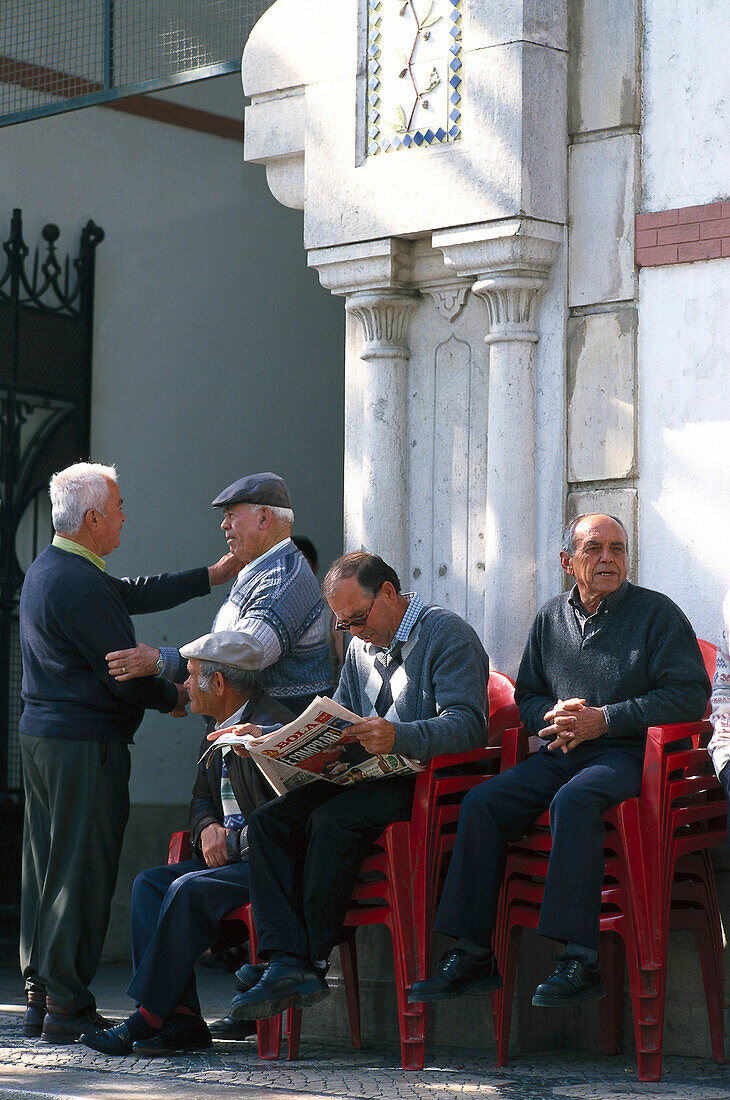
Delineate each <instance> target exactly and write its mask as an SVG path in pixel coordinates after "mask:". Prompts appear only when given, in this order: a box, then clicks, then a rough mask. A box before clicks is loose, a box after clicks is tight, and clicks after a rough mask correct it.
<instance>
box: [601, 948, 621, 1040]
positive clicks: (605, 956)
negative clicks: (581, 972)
mask: <svg viewBox="0 0 730 1100" xmlns="http://www.w3.org/2000/svg"><path fill="white" fill-rule="evenodd" d="M600 957H601V970H602V972H603V976H604V979H605V981H606V990H607V996H606V997H604V998H603V1000H602V1001H601V1003H600V1013H601V1049H602V1051H603V1053H604V1054H620V1053H621V1049H622V1045H623V1017H624V949H623V941H622V939H621V937H620V936H618V935H616V934H615V933H613V932H608V933H606V934H604V935H602V936H601V948H600Z"/></svg>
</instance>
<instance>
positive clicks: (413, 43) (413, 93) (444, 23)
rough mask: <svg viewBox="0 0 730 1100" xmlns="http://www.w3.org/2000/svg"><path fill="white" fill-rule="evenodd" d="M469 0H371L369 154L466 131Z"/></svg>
mask: <svg viewBox="0 0 730 1100" xmlns="http://www.w3.org/2000/svg"><path fill="white" fill-rule="evenodd" d="M461 4H462V0H368V40H367V66H368V98H367V107H368V127H367V134H368V138H367V152H368V155H369V156H374V155H376V154H378V153H389V152H393V151H396V150H399V149H409V148H411V147H412V146H417V147H418V146H423V145H438V144H440V143H442V142H445V141H454V140H456V139H457V138H459V137H460V136H461V91H462V87H461V85H462V75H461V69H462V60H461Z"/></svg>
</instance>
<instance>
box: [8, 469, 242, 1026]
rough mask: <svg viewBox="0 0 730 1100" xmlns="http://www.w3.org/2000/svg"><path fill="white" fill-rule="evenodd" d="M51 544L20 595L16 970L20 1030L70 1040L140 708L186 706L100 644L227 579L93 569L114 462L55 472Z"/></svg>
mask: <svg viewBox="0 0 730 1100" xmlns="http://www.w3.org/2000/svg"><path fill="white" fill-rule="evenodd" d="M50 495H51V505H52V514H53V526H54V529H55V532H56V534H55V536H54V539H53V543H52V545H51V546H48V547H47V548H46V549H45V550H43V551H42V553H40V554H39V555H38V557H37V558H36V560H35V561H34V562H33V564H32V565H31V566H30V568H29V570H28V573H27V575H26V578H25V582H24V584H23V589H22V593H21V597H20V644H21V652H22V657H23V684H22V694H23V702H24V704H25V707H24V710H23V715H22V717H21V719H20V734H21V736H20V747H21V756H22V762H23V783H24V787H25V827H24V833H23V893H22V900H21V928H20V963H21V967H22V970H23V976H24V978H25V984H26V994H27V998H28V1008H27V1010H26V1016H25V1022H24V1030H25V1032H26V1034H30V1035H38V1034H41V1032H42V1036H43V1038H44V1039H46V1040H48V1041H49V1042H54V1043H64V1042H72V1041H74V1040H75V1039H77V1038H78V1036H79V1035H80V1034H81V1032H82V1031H86V1030H88V1028H89V1027H90V1025H91V1024H93V1023H94V1022H95V1021H98V1020H100V1019H101V1017H98V1016H97V1015H96V1011H95V1005H94V998H93V995H92V994H91V993H90V991H89V982H90V981H91V979H92V978H93V976H94V974H95V972H96V968H97V966H98V962H99V957H100V954H101V949H102V945H103V942H104V936H105V934H106V928H107V923H108V919H109V906H110V904H111V899H112V894H113V892H114V885H115V883H116V878H117V870H118V866H119V853H120V850H121V845H122V837H123V835H124V828H125V825H126V823H127V817H128V814H129V793H128V779H129V744H130V742H131V741H132V739H133V737H134V733H135V731H136V729H137V727H138V726H139V724H140V722H141V721H142V717H143V715H144V711H145V708H146V707H151V708H153V709H155V710H159V711H162V712H163V713H166V712H170V711H179V710H180V709H181V708H184V706H185V703H186V701H187V693H186V692H185V691H184V689H183V688H181V687H178V686H176V685H175V684H171V683H168V682H166V681H164V680H161V679H159V678H155V677H151V676H148V677H145V678H144V679H141V680H136V681H134V682H133V683H127V684H120V683H117V682H116V681H115V680H114V679H113V678H112V677H111V676H110V675H109V671H108V668H107V662H106V656H105V655H106V653H107V652H108V651H109V650H110V649H114V648H120V647H122V646H130V645H133V644H134V628H133V626H132V620H131V618H130V616H131V615H134V614H140V613H142V612H150V611H162V610H165V609H167V608H170V607H176V606H177V605H178V604H181V603H184V602H185V601H186V600H189V599H192V597H193V596H205V595H207V594H208V592H210V586H211V584H221V583H223V582H224V581H227V580H229V579H230V578H231V576H232V575H234V574H235V571H236V569H235V565H234V567H233V568H232V565H231V562H232V559H231V557H230V555H226V556H225V557H224V558H222V559H221V560H220V561H219V562H217V563H216V564H215V565H212V566H210V567H209V568H207V569H204V568H203V569H192V570H188V571H185V572H181V573H168V574H162V575H160V576H157V577H137V579H136V580H128V579H122V580H119V579H117V578H116V577H111V576H109V575H108V574H106V573H105V562H104V558H105V557H107V556H108V555H109V554H111V553H112V552H113V551H114V550H115V549H116V547H117V546H119V540H120V534H121V530H122V524H123V523H124V518H125V517H124V512H123V511H122V499H121V496H120V494H119V488H118V486H117V475H116V470H115V469H114V467H113V466H101V465H99V464H97V463H86V462H82V463H78V464H77V465H75V466H70V467H68V469H66V470H62V471H61V472H60V473H57V474H54V476H53V477H52V478H51V483H50Z"/></svg>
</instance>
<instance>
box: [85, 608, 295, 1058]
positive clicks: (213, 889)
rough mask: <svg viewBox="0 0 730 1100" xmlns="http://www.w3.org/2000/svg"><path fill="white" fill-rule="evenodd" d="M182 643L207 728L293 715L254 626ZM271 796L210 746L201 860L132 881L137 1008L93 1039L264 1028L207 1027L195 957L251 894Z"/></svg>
mask: <svg viewBox="0 0 730 1100" xmlns="http://www.w3.org/2000/svg"><path fill="white" fill-rule="evenodd" d="M180 652H181V653H182V655H183V657H186V658H187V661H188V670H189V675H188V678H187V680H186V681H185V686H186V688H187V689H188V692H189V695H190V707H191V709H192V710H193V711H194V712H195V713H197V714H205V715H208V716H209V717H210V719H211V721H210V723H209V725H208V730H210V729H217V728H221V727H224V726H229V725H231V723H232V722H238V721H247V720H250V721H252V722H256V723H257V724H258V725H259V726H262V727H264V728H266V729H271V728H272V727H274V728H279V726H280V725H281V723H282V722H288V721H289V720H290V718H291V712H290V711H288V710H287V709H286V707H284V706H282V705H281V703H280V702H279V701H278V700H276V699H274V698H273V697H272V696H271V695H268V694H267V693H266V692H265V691H262V690H261V688H260V687H259V686H258V673H259V669H260V667H261V664H262V662H263V660H264V650H263V646H262V645H261V642H259V641H258V640H257V639H256V638H254V637H253V636H252V635H250V634H244V633H241V632H239V631H233V630H219V631H217V632H216V633H215V634H206V635H205V636H204V637H202V638H198V639H197V640H196V641H194V642H190V643H189V644H188V645H186V646H183V648H182V649H181V650H180ZM208 747H209V746H208V743H207V742H206V741H204V742H203V749H207V748H208ZM272 795H273V791H272V790H271V788H270V786H269V784H268V783H267V782H266V780H265V779H264V778H263V776H262V775H261V774H260V772H259V770H258V769H257V768H255V767H254V766H253V764H252V761H251V760H240V759H239V758H238V757H237V756H236V755H234V754H233V753H231V752H230V751H229V752H228V753H227V754H226V753H225V748H224V752H223V753H221V752H218V751H215V752H212V753H206V754H205V756H204V758H203V759H202V760H201V761H200V763H199V765H198V773H197V776H196V779H195V786H194V787H193V800H192V802H191V804H190V839H191V842H192V846H193V853H194V854H193V857H192V859H188V860H185V861H184V862H182V863H174V864H167V865H165V866H164V867H152V868H151V869H150V870H148V871H143V872H142V873H141V874H140V875H138V876H137V878H136V879H135V882H134V886H133V888H132V906H131V908H132V955H133V962H134V976H133V977H132V981H131V983H130V985H129V987H128V989H127V993H128V994H129V996H130V997H132V998H134V1000H135V1002H136V1003H137V1005H138V1008H137V1011H136V1012H133V1013H132V1015H131V1016H129V1017H128V1019H126V1020H124V1021H123V1022H122V1023H121V1024H117V1025H116V1026H115V1027H110V1028H106V1029H105V1030H103V1031H89V1032H87V1033H86V1034H85V1035H83V1036H82V1038H81V1041H82V1042H83V1043H85V1044H86V1046H89V1047H92V1048H93V1049H94V1050H98V1051H101V1052H102V1053H103V1054H120V1055H122V1054H140V1055H144V1057H146V1058H150V1057H154V1056H158V1057H165V1056H166V1055H169V1054H173V1053H175V1052H176V1051H184V1050H202V1049H205V1048H206V1047H209V1046H210V1045H211V1036H212V1037H213V1038H216V1039H243V1038H246V1037H247V1035H249V1034H251V1032H252V1031H255V1025H246V1024H245V1022H242V1021H240V1020H229V1019H228V1018H225V1019H223V1020H219V1021H218V1022H217V1023H215V1024H212V1025H211V1028H210V1030H209V1029H208V1027H207V1025H206V1023H205V1021H204V1020H203V1019H202V1017H201V1015H200V1003H199V1001H198V995H197V992H196V989H195V976H194V973H193V964H194V962H195V960H196V958H197V957H198V955H200V954H202V952H203V951H205V949H206V948H207V947H210V946H211V945H212V944H213V943H215V941H216V939H217V938H218V933H219V930H220V925H221V920H222V919H223V917H224V916H225V915H226V913H228V912H230V910H231V909H235V908H236V907H237V906H239V905H245V904H246V902H247V901H248V863H247V862H246V847H247V846H246V819H247V818H248V817H249V815H250V814H251V813H252V812H253V810H254V809H255V807H256V806H260V805H262V804H263V803H264V802H266V800H267V799H268V798H271V797H272Z"/></svg>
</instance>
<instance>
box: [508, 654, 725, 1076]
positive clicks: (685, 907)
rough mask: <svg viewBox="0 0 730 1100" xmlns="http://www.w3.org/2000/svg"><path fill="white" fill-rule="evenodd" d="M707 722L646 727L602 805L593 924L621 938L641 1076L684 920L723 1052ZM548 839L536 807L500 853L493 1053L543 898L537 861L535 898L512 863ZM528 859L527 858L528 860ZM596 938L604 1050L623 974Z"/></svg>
mask: <svg viewBox="0 0 730 1100" xmlns="http://www.w3.org/2000/svg"><path fill="white" fill-rule="evenodd" d="M700 645H701V648H702V653H703V657H704V659H705V663H706V666H707V667H708V671H710V670H714V662H715V649H714V646H711V645H710V644H709V643H707V642H701V643H700ZM710 733H711V727H710V726H709V723H707V722H705V721H703V722H696V723H687V724H681V725H674V726H665V727H654V728H651V729H649V731H648V734H647V747H646V753H645V759H644V772H643V780H642V790H641V794H640V796H639V797H638V798H633V799H628V800H627V801H626V802H623V803H621V804H620V805H619V806H617V807H614V808H613V809H612V810H610V811H609V812H608V813H607V814H605V815H604V821H605V822H606V827H607V835H606V845H605V849H604V850H605V851H606V853H607V875H608V878H607V880H605V881H604V896H603V899H602V911H601V930H602V931H604V932H609V931H610V932H612V933H617V934H618V935H619V936H620V937H621V939H622V940H623V942H624V944H625V949H626V958H627V962H628V969H629V980H630V985H631V993H632V1005H633V1009H634V1027H635V1032H636V1044H637V1060H638V1065H639V1078H640V1079H641V1080H643V1081H650V1080H658V1079H659V1077H660V1074H661V1056H662V1036H663V1026H664V1002H665V991H666V966H667V953H668V938H669V931H670V929H675V928H687V929H689V930H691V931H693V932H694V933H695V935H696V936H697V938H698V944H699V947H700V958H701V962H702V967H703V975H704V979H705V991H706V999H707V1007H708V1014H709V1018H710V1032H711V1039H712V1048H713V1057H714V1058H715V1060H716V1061H717V1062H719V1063H721V1064H722V1063H723V1062H724V1060H725V1059H724V1050H723V1041H722V1036H723V1034H724V1031H723V1024H722V1018H723V990H722V961H721V959H722V936H721V924H720V914H719V909H718V905H717V894H716V890H715V883H714V874H713V870H712V864H711V862H710V860H709V858H708V857H707V852H708V850H709V848H711V847H714V846H716V845H719V844H725V843H726V840H727V835H726V802H725V795H724V791H723V789H722V787H721V785H720V784H719V783H718V781H717V779H716V777H715V775H714V771H713V769H712V765H711V762H710V759H709V757H708V755H707V751H706V745H707V741H708V739H709V736H710ZM517 739H518V740H519V742H520V747H519V748H518V749H517V750H516V755H518V756H520V755H522V754H523V752H524V748H525V739H524V737H523V736H518V738H517ZM688 744H689V746H690V747H689V748H687V745H688ZM551 844H552V840H551V837H550V829H549V819H548V815H547V814H544V815H543V816H542V817H541V818H540V819H539V820H538V821H537V822H536V823H535V825H534V826H533V828H532V829H531V830H529V831H528V833H527V835H526V836H525V837H523V838H521V840H520V841H518V842H517V843H516V844H514V845H511V846H510V852H509V855H508V858H507V864H506V868H505V880H504V887H503V890H502V894H501V896H500V907H499V914H498V925H497V928H498V933H499V934H498V935H496V936H495V945H496V951H497V956H498V959H499V961H500V965H501V966H504V970H503V971H502V973H503V981H504V986H503V989H502V991H500V992H499V993H497V994H495V995H494V996H493V1006H494V1018H495V1033H496V1036H497V1047H498V1063H497V1064H498V1065H503V1064H504V1063H505V1061H506V1058H507V1050H508V1042H509V1017H510V1013H511V1001H512V985H513V982H514V958H513V956H512V955H511V954H510V952H511V951H512V950H513V945H514V940H515V936H516V934H517V933H516V929H517V928H519V927H521V926H526V927H536V922H537V913H538V912H539V901H540V900H541V898H542V886H543V879H542V877H541V874H542V873H541V872H539V871H538V872H536V880H535V881H536V883H537V889H536V891H535V890H534V889H532V886H531V887H530V890H529V891H528V890H527V889H526V888H525V890H524V892H525V893H528V894H529V902H531V903H532V905H533V906H534V908H530V905H529V904H527V905H526V904H525V899H523V898H521V897H520V896H519V892H520V875H521V874H523V873H524V870H525V859H529V858H532V859H533V860H538V861H539V859H540V858H542V859H543V861H544V865H546V862H547V856H548V855H549V852H550V848H551ZM688 860H689V862H688ZM531 866H532V867H533V870H535V868H536V866H537V864H535V863H534V862H533V863H532V864H531ZM515 876H516V877H515ZM607 889H608V893H607V892H606V890H607ZM533 918H534V923H533ZM523 921H524V922H525V923H524V924H522V923H521V922H523ZM604 939H605V937H604ZM515 949H516V948H515ZM602 950H603V954H604V958H605V960H606V968H605V970H604V974H605V976H607V977H608V987H609V998H608V1002H609V1004H608V1006H607V1007H606V1008H604V1009H603V1025H602V1032H603V1039H604V1049H605V1050H606V1052H607V1053H608V1052H609V1051H610V1050H615V1049H616V1044H617V1043H618V1042H620V1038H618V1037H620V1026H619V1028H618V1030H617V1025H616V1012H617V1011H618V1008H617V1005H620V1003H621V993H620V983H619V979H618V972H619V969H620V972H621V983H622V981H623V957H622V956H620V955H618V954H617V953H616V948H615V942H614V945H613V946H606V944H605V943H603V944H602ZM610 1017H612V1022H611V1019H610Z"/></svg>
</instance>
